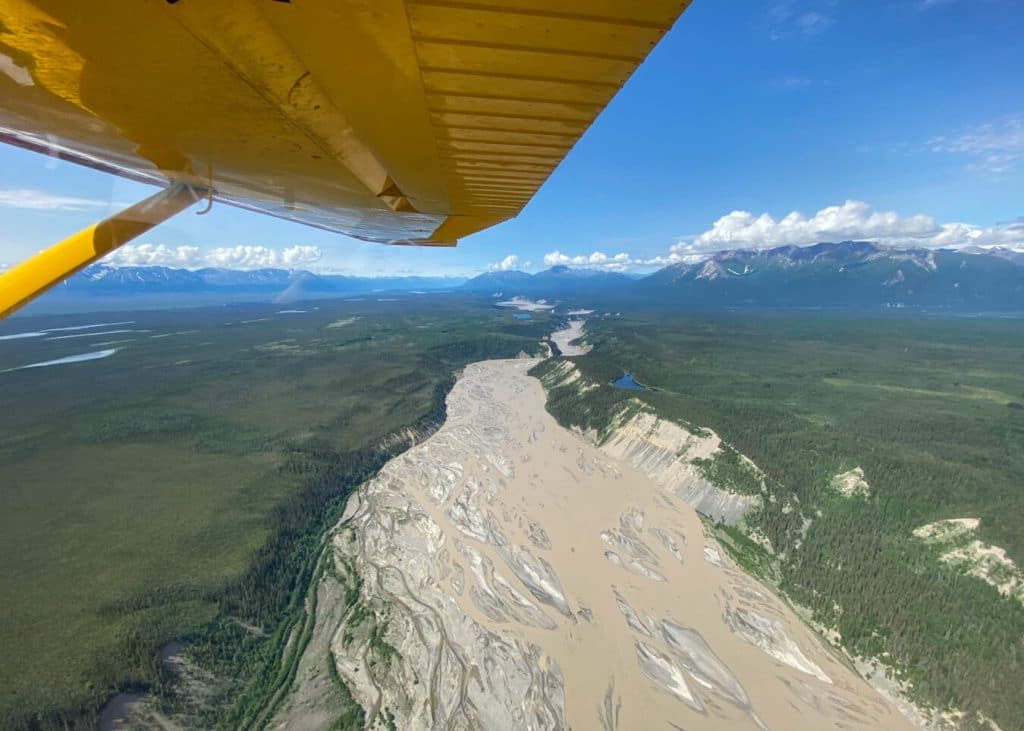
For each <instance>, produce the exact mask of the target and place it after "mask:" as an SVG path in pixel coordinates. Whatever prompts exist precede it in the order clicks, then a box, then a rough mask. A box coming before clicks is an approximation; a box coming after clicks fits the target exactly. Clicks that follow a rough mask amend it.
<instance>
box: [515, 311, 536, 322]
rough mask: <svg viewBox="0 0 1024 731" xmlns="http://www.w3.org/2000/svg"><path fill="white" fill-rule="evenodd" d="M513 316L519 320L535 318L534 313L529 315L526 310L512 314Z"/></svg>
mask: <svg viewBox="0 0 1024 731" xmlns="http://www.w3.org/2000/svg"><path fill="white" fill-rule="evenodd" d="M512 317H514V318H516V319H517V320H532V319H533V315H528V314H526V313H525V312H517V313H516V314H514V315H512Z"/></svg>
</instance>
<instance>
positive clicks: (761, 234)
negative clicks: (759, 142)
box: [692, 201, 941, 251]
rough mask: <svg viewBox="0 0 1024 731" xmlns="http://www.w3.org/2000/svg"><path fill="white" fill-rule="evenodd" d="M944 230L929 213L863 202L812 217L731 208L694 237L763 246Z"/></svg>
mask: <svg viewBox="0 0 1024 731" xmlns="http://www.w3.org/2000/svg"><path fill="white" fill-rule="evenodd" d="M940 230H941V227H939V226H938V225H937V224H936V223H935V220H934V219H933V218H932V217H931V216H927V215H924V214H918V215H914V216H909V217H903V216H900V215H899V214H898V213H896V212H894V211H873V210H871V206H869V205H868V204H867V203H864V202H863V201H846V202H845V203H843V204H842V205H838V206H828V207H826V208H822V209H821V210H820V211H818V212H817V213H815V214H814V215H813V216H805V215H804V214H802V213H800V212H799V211H793V212H792V213H789V214H787V215H786V216H784V217H782V218H780V219H775V218H774V217H772V216H771V214H768V213H762V214H761V215H759V216H755V215H754V214H753V213H751V212H750V211H732V212H731V213H727V214H726V215H724V216H722V217H721V218H719V219H718V220H717V221H715V222H714V224H713V225H712V227H711V229H709V230H708V231H705V232H704V233H702V234H701V235H700V236H698V237H696V238H695V239H694V240H693V242H692V244H693V245H694V247H695V248H696V249H703V250H707V251H712V250H716V249H722V248H731V247H737V248H752V249H763V248H769V247H772V246H780V245H782V244H794V245H797V246H801V245H805V244H816V243H818V242H820V241H841V240H845V239H871V240H873V241H874V240H884V241H894V240H898V241H909V240H925V239H927V237H929V236H933V235H935V234H936V233H938V232H939V231H940Z"/></svg>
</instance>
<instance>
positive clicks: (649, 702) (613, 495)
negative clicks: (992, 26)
mask: <svg viewBox="0 0 1024 731" xmlns="http://www.w3.org/2000/svg"><path fill="white" fill-rule="evenodd" d="M534 363H535V361H523V360H518V361H489V362H482V363H476V364H473V365H471V366H469V367H467V368H466V370H465V372H464V375H463V377H462V378H461V379H460V381H459V382H458V383H457V384H456V386H455V388H454V389H453V391H452V392H451V394H450V396H449V399H448V419H447V421H446V423H445V424H444V426H442V427H441V429H440V430H439V431H438V432H437V433H435V434H434V435H433V436H432V437H431V438H430V439H428V440H427V441H425V442H424V443H422V444H420V445H417V446H415V447H413V448H411V449H410V450H409V451H408V452H406V453H405V454H403V455H401V456H400V457H398V458H396V459H395V460H393V461H392V462H390V463H389V464H388V465H387V466H386V467H385V468H384V469H383V470H381V472H380V473H379V474H378V476H377V477H376V478H375V479H373V480H372V481H370V482H369V483H367V484H366V485H365V486H364V487H363V489H362V490H361V491H360V492H359V494H358V496H356V497H354V498H353V499H352V500H351V501H350V503H349V508H348V510H347V511H346V515H345V517H344V518H343V520H342V521H341V523H339V525H338V526H337V527H336V529H335V530H334V532H333V534H332V535H331V536H330V543H329V546H328V550H327V553H326V554H325V557H324V559H325V566H326V567H327V568H326V570H325V571H324V572H323V573H322V576H321V578H320V579H319V582H320V583H319V586H318V591H317V597H318V604H317V607H316V624H315V627H314V629H313V631H312V639H311V640H310V642H309V644H308V646H307V649H306V651H305V653H304V655H303V658H302V661H301V662H300V666H299V671H298V673H297V676H296V683H295V687H294V688H293V692H292V694H291V696H290V697H289V699H288V700H287V701H285V703H283V704H282V707H281V710H280V711H279V713H278V716H277V718H276V719H275V723H274V724H272V726H278V727H289V728H297V727H307V728H314V727H322V723H321V722H322V720H323V719H324V718H326V717H327V716H328V715H329V714H328V713H326V711H325V709H324V702H323V701H322V700H321V699H322V698H323V697H324V696H325V695H330V694H329V693H326V691H325V690H324V689H325V688H326V687H327V685H326V684H328V683H330V682H335V683H336V681H333V680H332V678H331V677H330V676H331V675H334V674H336V676H337V679H338V680H341V681H343V682H344V683H345V685H347V686H348V687H349V688H350V689H351V692H352V695H353V696H354V698H355V700H356V701H357V702H358V703H359V704H360V705H361V706H362V708H363V709H364V711H365V714H366V720H367V725H368V726H369V727H372V728H386V727H391V728H402V729H435V728H437V729H440V728H464V729H477V728H493V729H527V728H530V729H564V728H577V729H585V728H604V729H606V730H607V729H636V728H666V727H675V728H686V729H689V730H692V729H702V728H707V729H711V728H737V729H742V728H751V729H755V728H756V729H763V728H770V729H800V728H807V729H820V728H827V727H835V726H837V725H841V726H842V727H845V728H864V729H868V728H870V729H877V728H906V727H908V726H907V723H906V722H905V721H904V719H903V718H902V717H901V716H899V714H898V713H897V712H896V711H895V710H894V708H893V707H892V706H890V705H888V704H887V703H886V702H884V701H883V699H882V698H881V697H880V696H879V695H878V694H877V693H875V692H874V691H873V690H872V689H870V688H869V687H868V686H867V685H866V684H865V683H864V682H863V681H862V680H861V679H860V678H859V677H857V676H856V674H855V673H853V671H852V670H851V669H850V668H849V667H848V666H847V665H845V664H844V663H843V662H841V661H840V660H838V659H837V657H836V656H835V655H834V654H833V653H832V652H831V651H830V650H829V649H828V648H827V647H826V646H825V645H824V644H823V643H822V642H821V641H820V639H819V638H818V637H817V636H816V635H815V634H814V633H813V632H812V631H810V630H809V629H808V628H807V627H806V626H805V625H803V624H802V623H801V622H800V621H799V619H797V618H796V617H795V615H794V614H793V613H792V611H790V610H789V609H788V608H787V607H786V605H785V604H783V603H782V602H781V601H780V600H779V599H778V598H777V597H775V595H774V594H772V593H771V592H770V591H769V590H767V589H766V588H765V587H763V586H761V585H760V584H758V583H757V582H756V581H754V580H753V579H752V578H750V577H749V576H747V575H746V574H744V573H743V572H742V571H740V570H738V569H737V568H736V567H735V566H733V565H732V563H731V562H730V560H729V559H728V557H727V556H725V555H724V552H722V551H721V550H720V548H719V547H718V545H717V543H715V542H714V540H713V539H712V538H710V537H709V536H707V535H706V534H705V531H704V527H703V524H702V522H701V520H700V518H699V517H698V516H697V514H696V512H695V511H694V510H693V509H692V508H691V506H690V505H689V504H688V503H687V501H686V500H685V498H684V496H692V495H693V486H692V485H690V484H689V482H688V481H694V480H696V479H698V478H699V476H696V477H695V475H694V473H693V472H691V471H690V468H692V467H693V465H692V464H691V463H689V462H688V461H686V460H682V463H681V461H680V459H679V457H680V454H682V455H684V456H687V455H688V456H689V457H690V458H691V459H692V458H694V457H696V456H697V455H703V454H707V453H708V450H711V449H713V448H714V446H713V444H712V442H713V440H714V439H715V438H714V437H713V436H711V437H709V436H706V435H705V436H698V435H694V434H691V433H689V432H687V433H686V434H681V433H679V432H676V431H673V430H671V429H666V428H664V427H663V426H662V425H661V424H659V423H657V421H656V420H655V421H650V417H649V415H639V416H643V417H644V418H643V419H640V420H637V417H638V415H631V416H630V417H629V418H626V419H625V420H624V424H623V426H625V425H626V424H629V425H630V426H628V427H626V428H625V429H623V430H622V432H621V433H620V434H617V435H615V436H613V437H612V438H611V439H608V440H606V441H605V443H604V446H603V447H601V448H598V447H597V446H595V445H594V444H593V443H591V442H589V441H587V440H585V439H583V438H581V437H580V436H578V435H575V434H573V433H571V432H569V431H567V430H565V429H563V428H561V427H560V426H558V424H557V423H556V422H555V421H554V419H553V418H552V417H551V416H550V415H549V414H548V413H547V412H546V411H545V410H544V400H545V396H544V391H543V388H542V386H541V384H540V383H539V382H538V381H537V380H535V379H533V378H530V377H529V376H527V375H526V371H527V370H528V368H529V367H530V366H531V365H533V364H534ZM634 465H635V466H634ZM649 474H650V475H651V476H648V475H649ZM310 689H318V690H317V691H316V692H312V691H311V690H310Z"/></svg>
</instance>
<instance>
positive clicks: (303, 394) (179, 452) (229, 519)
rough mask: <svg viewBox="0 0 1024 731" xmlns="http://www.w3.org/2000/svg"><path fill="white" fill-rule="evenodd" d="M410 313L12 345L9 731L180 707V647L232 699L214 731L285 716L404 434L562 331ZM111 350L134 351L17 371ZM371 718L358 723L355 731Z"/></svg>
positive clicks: (149, 330)
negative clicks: (328, 534)
mask: <svg viewBox="0 0 1024 731" xmlns="http://www.w3.org/2000/svg"><path fill="white" fill-rule="evenodd" d="M411 299H412V298H409V299H407V300H406V301H404V302H377V301H373V300H372V299H370V300H368V301H352V302H343V301H336V302H323V303H317V304H318V306H317V307H312V306H310V307H309V309H308V310H307V311H298V312H294V311H293V312H280V311H279V310H278V308H276V307H274V306H271V305H263V306H233V307H223V308H210V309H202V310H193V311H181V312H145V313H127V314H126V313H118V315H117V317H116V319H117V320H119V321H125V322H124V323H121V324H118V325H116V326H106V327H100V328H91V329H90V328H86V329H84V330H81V331H70V332H72V333H74V334H75V335H76V337H75V338H69V339H53V340H51V339H49V336H47V337H27V338H24V339H14V340H9V341H6V342H4V343H3V346H4V347H2V348H0V371H6V372H0V403H2V404H3V405H4V408H3V409H2V410H0V464H2V465H3V477H2V480H0V500H2V501H3V505H4V510H3V511H0V550H2V552H3V555H4V557H5V560H4V566H3V568H2V569H0V594H2V596H3V597H4V606H3V608H2V610H0V728H43V729H48V728H67V727H73V728H93V727H94V726H95V724H96V720H97V718H98V714H99V712H100V709H101V708H102V706H103V704H104V703H105V702H106V701H107V700H108V699H109V698H110V697H111V696H112V695H113V694H114V693H116V692H118V691H124V690H150V691H153V692H155V693H156V695H157V697H158V698H163V699H164V702H165V703H166V704H168V705H169V707H172V708H173V706H174V704H175V703H179V702H180V699H179V698H178V696H177V694H176V693H175V690H174V687H173V683H171V682H170V681H171V678H170V677H169V676H168V673H167V671H166V669H165V668H164V666H163V665H162V664H161V663H160V661H159V657H158V655H159V652H160V648H161V647H162V646H164V645H165V644H166V643H167V642H169V641H171V640H185V641H187V642H188V646H189V656H190V658H191V659H192V661H193V662H195V663H197V664H198V666H199V667H200V668H201V670H202V671H203V672H204V673H208V674H209V676H210V677H212V678H215V679H217V681H216V682H214V683H212V691H213V692H212V695H211V696H210V697H209V698H207V702H206V703H205V704H204V705H203V707H202V708H201V709H198V710H196V709H189V712H190V713H198V714H199V715H198V717H196V723H197V724H198V725H200V726H202V727H208V728H212V727H219V728H232V729H234V728H243V727H248V726H253V725H259V723H260V721H261V720H265V719H267V718H268V717H269V715H270V714H271V713H272V711H273V708H274V704H275V703H276V702H278V700H279V699H280V697H281V695H282V689H284V690H286V689H287V687H288V685H290V681H291V677H292V675H293V674H294V671H295V663H296V662H297V658H298V657H299V656H300V655H301V649H302V637H303V636H306V637H308V634H307V633H306V631H305V630H306V627H305V626H304V625H303V624H298V625H297V624H296V623H303V622H307V621H308V616H309V615H308V612H306V611H305V608H304V604H305V602H306V599H307V597H306V592H307V589H308V587H309V586H310V585H311V584H313V583H314V582H311V580H310V579H311V577H312V576H313V575H314V573H315V572H316V571H320V570H323V569H322V567H320V566H319V563H318V557H319V555H320V550H319V548H320V542H321V540H322V538H323V535H324V534H325V529H326V527H328V526H329V525H330V524H332V522H333V521H334V520H336V519H337V517H338V515H339V512H340V511H341V510H342V509H343V507H344V501H345V498H346V496H347V495H348V493H349V492H350V491H351V490H353V489H354V488H355V487H356V486H358V485H359V484H361V483H362V482H363V481H364V480H365V479H367V478H368V477H370V476H371V475H372V474H373V473H374V472H375V471H376V470H377V469H378V468H379V467H380V466H382V465H383V464H384V463H385V462H386V461H387V460H388V459H390V458H391V457H392V456H394V455H395V454H397V453H398V452H399V451H401V450H403V449H405V448H406V446H407V445H408V441H407V440H404V439H401V438H398V437H396V436H395V435H396V434H399V433H401V432H404V431H405V430H406V429H407V428H412V429H414V430H415V431H416V432H418V433H419V434H420V435H421V436H425V435H426V434H429V432H430V431H431V430H432V429H433V428H435V427H436V425H438V424H439V423H440V422H441V421H442V420H443V417H444V398H445V396H446V394H447V392H448V390H449V389H450V387H451V385H452V384H453V382H454V376H455V374H456V373H457V371H458V370H459V369H460V368H462V367H463V366H464V365H465V364H467V363H469V362H472V361H476V360H480V359H483V358H495V357H512V356H515V355H517V354H518V353H519V352H521V351H524V350H525V351H527V352H536V350H537V348H538V341H539V340H540V338H541V337H542V336H543V335H544V334H547V333H548V332H550V329H551V324H550V318H549V317H548V316H546V315H541V314H538V315H537V316H535V318H534V319H533V320H531V321H519V320H516V319H514V318H513V317H512V316H511V313H509V312H506V311H499V310H495V309H493V308H490V307H488V306H481V305H478V304H477V303H476V301H475V300H470V299H466V298H462V297H458V296H450V297H441V298H431V299H427V298H417V299H416V300H415V301H410V300H411ZM110 319H111V318H110V317H109V315H108V316H98V317H97V316H75V317H70V316H69V317H61V318H55V317H49V318H42V317H37V318H20V319H16V320H9V321H7V322H6V323H4V324H5V330H4V332H5V333H7V332H11V333H17V332H19V331H23V332H33V331H36V332H38V331H42V330H45V329H46V328H57V327H78V326H81V325H89V324H91V323H103V322H104V321H105V320H110ZM111 330H120V331H122V332H117V333H109V331H111ZM90 331H92V332H95V333H96V335H92V334H91V333H90ZM67 332H68V331H60V332H57V331H55V332H54V336H55V337H58V338H59V337H60V336H61V335H62V334H65V333H67ZM101 333H109V334H101ZM77 335H82V337H77ZM101 348H117V349H118V350H117V352H116V353H114V354H113V355H112V356H110V357H108V358H105V359H103V360H96V361H90V362H83V363H76V364H72V365H62V366H55V367H48V368H32V369H27V370H8V369H12V368H17V367H19V366H22V365H26V364H29V363H36V362H45V361H48V360H52V359H55V358H59V357H64V356H67V355H68V354H70V353H81V352H88V351H95V350H98V349H101ZM314 599H315V597H314ZM296 626H298V627H300V628H301V629H302V630H303V631H301V632H299V633H298V636H299V639H300V641H299V642H298V643H292V646H287V647H286V645H287V640H288V637H289V636H290V635H291V633H292V630H293V629H294V628H295V627H296ZM338 692H339V694H344V693H345V691H344V688H343V687H341V686H339V688H338ZM349 702H350V701H349ZM350 705H351V702H350ZM360 717H361V711H360V710H359V709H358V707H350V708H349V711H348V712H347V713H346V714H345V715H344V716H343V717H342V718H340V719H339V722H338V724H339V725H338V727H339V728H344V727H347V726H349V725H351V724H352V723H356V722H357V721H358V718H360Z"/></svg>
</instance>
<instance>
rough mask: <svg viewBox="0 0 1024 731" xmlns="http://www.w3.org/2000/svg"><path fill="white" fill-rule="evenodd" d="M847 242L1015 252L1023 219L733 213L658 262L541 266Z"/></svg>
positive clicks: (847, 206) (588, 258)
mask: <svg viewBox="0 0 1024 731" xmlns="http://www.w3.org/2000/svg"><path fill="white" fill-rule="evenodd" d="M847 240H857V241H874V242H877V243H880V244H885V245H889V246H913V247H924V248H954V249H955V248H963V247H965V246H1007V245H1009V246H1021V245H1024V217H1021V218H1018V219H1016V220H1015V221H1010V222H1008V223H1001V224H997V225H995V226H989V227H987V228H986V227H981V226H975V225H973V224H969V223H956V222H951V223H938V222H936V220H935V219H934V218H933V217H932V216H929V215H926V214H923V213H919V214H916V215H912V216H901V215H900V214H899V213H896V212H895V211H875V210H872V208H871V206H870V205H868V204H867V203H865V202H863V201H856V200H849V201H846V202H845V203H843V204H841V205H834V206H827V207H825V208H822V209H821V210H820V211H817V212H816V213H814V214H813V215H809V216H808V215H805V214H803V213H801V212H799V211H793V212H791V213H788V214H787V215H785V216H783V217H782V218H778V219H776V218H775V217H773V216H772V215H771V214H770V213H761V214H759V215H755V214H753V213H751V212H750V211H741V210H735V211H732V212H730V213H727V214H725V215H724V216H722V217H720V218H719V219H718V220H717V221H715V222H714V223H713V224H712V226H711V228H709V229H708V230H707V231H704V232H703V233H701V234H699V235H697V236H693V237H688V238H685V239H682V240H680V241H678V242H676V243H675V244H673V245H672V246H671V247H670V248H669V250H668V251H667V252H666V253H664V254H660V255H658V256H653V257H649V258H634V257H633V256H631V255H630V254H628V253H626V252H622V253H619V254H615V255H608V254H605V253H604V252H601V251H595V252H593V253H591V254H580V255H569V254H563V253H562V252H561V251H557V250H556V251H552V252H549V253H548V254H546V255H545V256H544V263H545V264H546V265H548V266H553V265H555V264H569V265H572V266H581V267H589V268H593V269H604V270H607V271H626V270H629V269H640V268H650V267H655V266H658V267H660V266H667V265H669V264H676V263H680V262H687V263H692V262H695V261H700V260H701V259H703V258H705V257H706V256H707V255H708V254H711V253H713V252H716V251H722V250H724V249H769V248H772V247H775V246H783V245H794V246H808V245H810V244H817V243H820V242H822V241H833V242H834V241H847Z"/></svg>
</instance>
